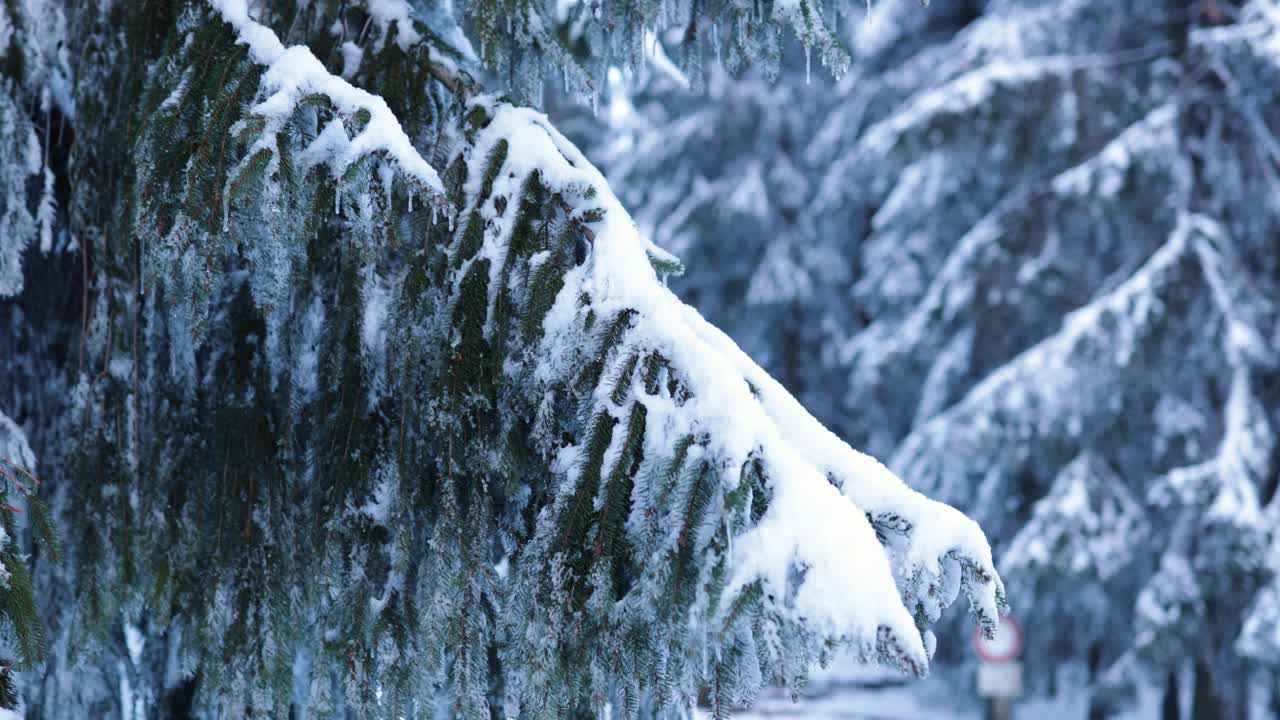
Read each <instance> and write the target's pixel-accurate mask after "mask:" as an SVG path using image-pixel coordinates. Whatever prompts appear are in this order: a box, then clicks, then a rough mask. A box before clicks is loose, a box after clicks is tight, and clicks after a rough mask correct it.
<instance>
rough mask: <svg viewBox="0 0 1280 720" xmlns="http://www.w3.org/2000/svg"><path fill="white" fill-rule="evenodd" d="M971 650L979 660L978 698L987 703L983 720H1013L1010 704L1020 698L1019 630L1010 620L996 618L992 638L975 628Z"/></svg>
mask: <svg viewBox="0 0 1280 720" xmlns="http://www.w3.org/2000/svg"><path fill="white" fill-rule="evenodd" d="M973 646H974V648H975V649H976V650H977V651H978V656H979V657H981V658H982V664H981V665H979V666H978V694H979V695H981V696H982V697H985V698H987V699H988V702H987V720H1013V700H1014V698H1016V697H1018V696H1019V695H1021V694H1022V663H1020V662H1018V655H1019V654H1021V652H1022V626H1020V625H1018V621H1016V620H1014V619H1013V618H1012V617H1010V616H1005V617H1002V618H1000V621H999V622H998V623H997V624H996V632H995V636H994V637H992V638H991V639H990V640H988V639H986V638H985V637H983V636H982V628H975V630H974V634H973Z"/></svg>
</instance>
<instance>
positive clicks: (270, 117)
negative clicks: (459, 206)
mask: <svg viewBox="0 0 1280 720" xmlns="http://www.w3.org/2000/svg"><path fill="white" fill-rule="evenodd" d="M211 2H212V4H213V6H214V7H215V8H216V9H217V10H218V12H219V13H221V15H222V18H223V19H224V20H226V21H227V22H228V23H230V24H231V26H232V27H233V28H234V29H235V31H236V34H237V36H238V37H239V39H240V42H242V43H244V44H245V45H247V46H248V48H249V54H250V56H251V57H252V58H253V60H254V62H257V63H258V64H260V65H265V66H266V67H267V71H266V72H265V73H263V76H262V91H263V93H264V94H265V95H266V97H265V99H263V100H262V101H261V102H259V103H258V104H257V105H255V106H254V107H253V109H252V111H251V112H252V113H254V114H256V115H259V116H261V117H262V118H263V119H264V120H265V121H266V128H265V130H266V132H265V133H264V136H263V139H261V140H259V141H258V142H257V143H256V144H255V145H254V147H253V148H251V149H250V151H249V153H247V157H252V156H253V154H254V153H256V152H257V151H258V150H260V149H263V148H268V149H269V148H270V147H271V144H272V143H273V142H274V141H273V140H272V138H274V136H275V134H276V133H278V132H280V131H281V130H282V129H283V127H284V125H285V123H286V122H288V120H289V116H290V115H291V114H292V112H293V109H294V108H295V107H296V106H297V104H298V101H299V100H301V99H302V98H303V96H305V95H307V94H310V93H320V94H323V95H325V96H327V97H328V98H329V99H330V100H331V101H332V102H333V104H334V106H335V108H336V109H337V111H338V112H339V113H340V114H342V115H344V116H348V117H351V116H355V115H356V114H357V113H358V112H359V111H364V112H366V113H368V122H367V123H366V124H365V126H364V127H363V128H362V129H361V130H359V131H358V132H357V133H356V135H355V137H353V138H351V139H350V142H349V143H348V144H347V145H346V146H345V148H344V149H343V151H342V153H341V154H339V155H336V156H335V157H334V158H333V162H334V164H335V166H336V167H337V168H339V169H345V168H346V167H347V166H348V165H350V164H351V163H352V162H355V161H356V160H358V159H360V158H362V157H364V156H365V155H368V154H370V153H373V152H379V151H381V152H385V153H386V154H387V155H388V156H389V157H390V158H391V159H393V160H394V161H395V163H396V165H397V166H398V167H399V169H400V170H401V172H403V173H405V174H406V175H408V176H409V177H410V178H412V179H413V180H414V181H416V182H417V184H419V185H421V186H422V189H424V190H426V191H429V192H431V193H434V194H436V195H440V194H442V193H443V188H444V186H443V185H442V184H441V182H440V176H439V174H438V173H437V172H436V170H435V168H433V167H432V166H431V165H430V163H428V162H427V161H426V160H424V159H423V157H422V155H421V154H419V153H418V151H417V149H415V148H414V147H413V143H412V142H411V141H410V140H409V136H408V135H406V134H405V132H404V130H403V129H402V128H401V127H400V122H399V120H397V119H396V117H395V115H394V114H393V113H392V112H391V108H389V107H387V103H386V101H385V100H383V99H382V98H381V97H380V96H378V95H374V94H372V93H370V92H367V91H365V90H361V89H360V88H357V87H354V86H353V85H351V83H349V82H347V81H346V80H344V79H342V78H341V77H338V76H336V75H332V74H330V73H329V71H328V70H326V69H325V67H324V64H323V63H321V62H320V61H319V60H318V59H317V58H316V56H315V55H313V54H312V53H311V50H309V49H308V48H306V47H305V46H302V45H295V46H293V47H289V48H286V47H285V46H284V44H283V43H281V42H280V39H279V38H277V37H276V35H275V33H274V32H272V31H271V29H270V28H268V27H266V26H264V25H262V24H260V23H258V22H257V21H255V20H253V19H252V18H251V17H250V16H249V9H248V3H247V0H211ZM391 4H393V3H379V6H380V7H381V6H383V5H391ZM383 9H386V11H387V12H388V13H389V14H388V15H387V17H396V15H395V12H394V11H393V10H391V9H387V8H383ZM403 32H404V31H403V28H402V29H401V33H402V34H403ZM344 132H345V131H344Z"/></svg>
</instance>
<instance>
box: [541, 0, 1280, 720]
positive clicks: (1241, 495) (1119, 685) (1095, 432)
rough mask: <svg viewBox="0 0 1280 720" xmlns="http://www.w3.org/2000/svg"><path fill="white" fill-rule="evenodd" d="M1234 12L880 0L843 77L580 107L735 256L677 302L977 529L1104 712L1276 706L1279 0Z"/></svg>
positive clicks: (637, 172)
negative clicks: (1148, 701)
mask: <svg viewBox="0 0 1280 720" xmlns="http://www.w3.org/2000/svg"><path fill="white" fill-rule="evenodd" d="M1238 5H1239V6H1236V4H1233V3H1225V2H1205V3H1168V2H1155V1H1152V2H1145V1H1144V2H1136V3H1124V4H1116V3H1108V2H1099V1H1097V0H1071V1H1070V2H1054V3H1050V2H1039V1H1036V0H1000V1H995V2H986V3H975V2H965V1H962V0H954V1H949V0H935V2H933V3H932V4H931V6H930V7H929V8H928V10H926V11H920V9H919V8H918V7H915V6H914V4H912V3H881V4H879V5H877V6H876V7H875V8H873V11H872V12H871V14H870V16H869V17H868V19H867V20H866V21H864V22H855V23H853V24H852V26H851V28H850V35H849V38H850V40H849V46H850V48H851V51H852V54H853V62H852V65H851V66H850V68H849V71H848V73H847V74H846V75H845V76H844V77H843V78H842V79H840V80H838V81H832V80H830V79H827V78H824V77H813V78H812V79H811V83H810V84H806V83H805V82H804V80H805V77H806V75H807V73H806V69H805V63H804V57H803V55H802V54H800V53H796V54H795V55H793V56H791V57H790V58H789V61H788V62H786V63H785V64H784V70H783V81H782V82H779V83H777V84H770V83H768V82H764V81H760V80H758V81H754V82H753V81H751V80H747V81H742V82H737V83H730V82H722V81H721V80H719V79H717V78H716V77H714V76H713V78H712V82H711V84H710V91H709V94H708V95H691V94H690V93H689V92H688V91H687V90H686V89H685V87H684V85H685V83H683V82H681V78H680V77H678V76H677V75H674V74H673V73H671V72H670V71H669V69H668V68H664V67H660V66H659V65H658V64H657V63H655V64H654V66H653V67H652V68H651V71H650V72H648V73H647V74H641V75H639V76H637V77H636V78H635V79H634V80H631V81H628V80H627V79H626V78H622V79H621V82H620V84H619V91H618V92H616V93H615V94H614V97H613V98H612V99H611V100H610V102H609V103H607V104H606V105H605V107H606V109H607V112H602V113H601V115H602V116H603V121H602V122H597V123H592V122H591V121H590V120H589V119H587V118H585V117H584V116H583V115H582V114H576V115H575V114H571V113H566V114H567V115H568V116H569V121H566V122H565V123H564V126H565V127H566V128H569V129H571V134H576V136H579V137H582V138H584V141H585V144H587V145H588V146H589V147H590V148H591V149H590V150H589V154H590V155H591V156H592V157H594V158H596V159H597V161H598V162H599V164H600V165H601V167H602V169H603V170H604V172H605V174H606V175H607V176H608V177H609V178H610V181H611V182H612V183H613V184H614V186H615V187H616V188H617V190H618V193H619V196H620V197H621V198H622V199H623V201H624V202H625V203H626V204H627V205H628V207H629V208H631V209H632V212H633V213H634V216H635V217H636V218H637V220H638V222H639V223H640V226H641V227H642V228H643V229H644V230H645V231H647V232H648V233H649V234H650V235H651V236H652V237H653V238H654V240H655V241H656V242H658V243H660V244H663V245H664V246H667V247H670V248H672V249H673V250H675V251H676V252H677V253H678V254H680V255H681V256H682V257H683V258H684V259H685V260H686V261H687V262H689V264H690V266H691V267H714V268H717V271H716V272H714V273H706V274H701V275H698V274H692V273H691V274H689V275H688V276H685V277H681V278H674V279H673V280H672V286H673V288H674V289H675V290H676V292H677V293H679V294H681V295H682V297H685V298H686V299H688V301H689V302H690V303H691V304H693V305H694V306H695V307H697V308H699V310H701V311H702V312H704V313H705V314H706V315H707V317H708V319H709V320H711V321H712V322H714V323H716V324H717V325H719V326H720V327H722V328H723V329H725V331H726V332H727V333H728V334H729V335H731V336H732V337H733V338H734V339H735V340H736V341H737V342H739V343H740V344H741V345H742V347H743V349H744V350H745V351H746V352H748V353H749V354H751V355H752V356H753V357H756V358H758V359H760V361H761V364H762V366H763V367H764V368H765V369H767V370H768V371H770V372H771V373H772V374H773V376H774V377H776V378H777V379H778V380H779V381H780V382H781V383H782V384H783V385H784V386H786V387H787V388H788V389H790V390H792V391H793V392H794V393H795V394H796V397H797V398H798V399H799V400H800V401H801V402H803V403H805V405H806V406H807V407H809V408H810V409H811V410H813V411H814V413H815V415H816V416H817V417H818V418H819V419H820V420H821V421H822V422H824V423H825V424H826V425H827V426H828V427H830V428H832V429H833V430H835V431H836V432H837V433H839V434H840V435H841V436H842V437H845V438H848V439H849V440H850V441H851V443H852V444H853V445H854V446H856V447H861V448H864V449H867V450H869V451H870V452H872V453H873V454H876V455H879V456H882V457H887V458H889V462H888V466H889V467H890V468H891V469H893V470H894V471H895V472H896V473H897V474H898V475H899V476H901V477H903V478H905V479H907V480H908V481H909V482H910V483H911V484H912V486H913V487H915V488H917V489H919V490H921V491H922V492H925V493H926V494H928V495H930V496H932V497H938V498H940V499H942V500H944V501H947V502H949V503H952V504H955V505H956V506H957V507H961V508H964V509H965V510H966V511H967V512H969V513H971V515H972V516H973V517H974V518H975V519H976V520H977V521H978V522H979V523H980V524H981V525H982V527H983V528H984V530H986V531H987V533H988V536H989V537H991V538H992V539H993V547H994V549H995V556H996V559H997V566H998V567H1000V568H1001V569H1002V570H1003V571H1005V572H1006V573H1007V574H1008V576H1009V578H1010V579H1011V580H1010V585H1009V593H1010V599H1011V600H1012V602H1013V606H1014V607H1015V608H1016V609H1017V611H1018V613H1019V617H1020V619H1021V620H1023V621H1024V623H1023V624H1024V626H1025V627H1026V628H1027V635H1028V637H1027V642H1028V652H1027V654H1026V656H1025V659H1026V662H1027V668H1026V669H1027V673H1028V674H1027V680H1028V684H1029V690H1030V692H1032V693H1046V694H1047V693H1052V692H1055V691H1063V690H1066V691H1072V692H1074V691H1075V689H1074V688H1063V687H1061V685H1059V684H1058V683H1059V680H1060V679H1061V678H1063V677H1070V676H1071V673H1065V672H1063V671H1068V670H1069V671H1072V672H1074V677H1076V678H1077V679H1078V680H1077V682H1083V683H1084V684H1086V685H1087V686H1088V687H1087V690H1088V691H1089V692H1090V693H1091V694H1092V700H1091V709H1090V712H1092V713H1093V714H1094V715H1095V716H1101V717H1111V716H1123V714H1124V713H1126V712H1133V711H1134V708H1135V707H1137V706H1135V705H1134V702H1135V701H1136V700H1137V698H1138V696H1139V691H1140V690H1143V689H1144V688H1145V689H1152V688H1154V694H1155V695H1156V696H1157V697H1159V696H1160V694H1161V693H1165V694H1166V696H1172V697H1173V699H1174V703H1175V708H1176V703H1177V702H1178V699H1179V698H1183V699H1184V700H1185V698H1186V697H1189V696H1194V698H1195V699H1194V708H1192V710H1193V711H1194V712H1196V713H1200V714H1199V715H1197V717H1212V716H1216V717H1246V716H1248V712H1250V711H1251V708H1249V707H1248V704H1249V703H1250V702H1253V701H1257V703H1259V705H1258V708H1260V709H1258V712H1270V713H1271V714H1274V713H1275V712H1276V711H1277V710H1280V685H1277V683H1276V680H1275V678H1276V675H1275V668H1276V665H1275V658H1276V655H1275V647H1276V644H1275V637H1276V636H1275V628H1276V627H1277V626H1276V618H1277V614H1276V597H1277V595H1276V589H1275V588H1276V584H1275V583H1276V573H1277V572H1278V571H1280V567H1277V565H1276V562H1275V557H1276V555H1275V547H1276V545H1275V540H1276V538H1275V536H1276V533H1275V530H1274V528H1275V523H1276V517H1277V516H1276V512H1277V511H1278V509H1280V501H1278V500H1277V499H1276V496H1277V494H1278V493H1277V486H1278V485H1280V452H1277V450H1276V445H1275V443H1274V440H1273V438H1274V437H1275V428H1276V427H1278V426H1280V416H1277V409H1278V408H1280V345H1278V344H1277V341H1276V338H1277V337H1280V303H1277V300H1276V299H1277V298H1280V265H1278V264H1277V254H1276V252H1275V249H1276V241H1275V238H1276V237H1277V236H1278V234H1280V223H1278V222H1277V219H1278V218H1280V213H1278V212H1277V211H1276V207H1277V206H1276V199H1275V198H1276V194H1275V189H1276V188H1277V187H1280V186H1278V185H1277V179H1278V177H1277V171H1276V165H1275V163H1274V162H1273V161H1272V160H1271V159H1269V158H1273V157H1275V152H1276V151H1275V148H1276V147H1277V146H1276V137H1277V134H1278V133H1280V116H1277V114H1276V108H1277V107H1280V106H1277V104H1276V103H1275V100H1276V93H1277V88H1278V87H1280V84H1277V83H1278V81H1280V54H1278V53H1277V51H1276V48H1277V47H1278V45H1277V42H1278V41H1277V38H1280V6H1277V5H1276V3H1274V2H1269V1H1258V0H1255V1H1253V2H1248V3H1240V4H1238ZM668 48H670V46H668ZM780 107H785V108H788V109H790V111H788V112H778V111H776V108H780ZM606 126H607V127H606ZM727 238H732V241H731V242H727V241H726V239H727ZM946 637H951V638H955V639H956V640H957V641H958V640H959V639H960V637H961V635H960V634H959V632H957V633H955V634H952V635H945V636H944V639H945V638H946ZM939 647H940V648H941V650H940V651H939V653H940V659H941V661H943V662H949V661H959V660H961V657H962V656H961V655H960V653H959V652H956V651H955V650H956V649H957V648H963V644H962V643H960V642H950V643H948V642H942V643H940V645H939ZM1183 678H1186V679H1189V680H1191V681H1192V684H1193V685H1194V687H1193V688H1187V687H1186V686H1185V684H1183ZM1148 694H1151V693H1148ZM1182 709H1183V710H1187V709H1188V708H1185V707H1184V708H1182ZM1263 716H1264V717H1266V716H1267V715H1265V714H1264V715H1263Z"/></svg>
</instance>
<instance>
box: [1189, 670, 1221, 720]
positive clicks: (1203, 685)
mask: <svg viewBox="0 0 1280 720" xmlns="http://www.w3.org/2000/svg"><path fill="white" fill-rule="evenodd" d="M1219 717H1220V716H1219V715H1218V701H1217V699H1216V698H1214V696H1213V678H1212V677H1210V676H1209V668H1208V666H1206V665H1205V664H1204V661H1203V660H1196V667H1195V695H1194V696H1192V698H1191V718H1192V720H1217V719H1218V718H1219Z"/></svg>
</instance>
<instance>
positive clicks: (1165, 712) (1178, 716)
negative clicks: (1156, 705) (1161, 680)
mask: <svg viewBox="0 0 1280 720" xmlns="http://www.w3.org/2000/svg"><path fill="white" fill-rule="evenodd" d="M1160 720H1182V713H1181V712H1179V709H1178V673H1177V672H1176V671H1173V670H1170V671H1169V681H1168V682H1166V683H1165V686H1164V699H1163V700H1161V701H1160Z"/></svg>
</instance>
